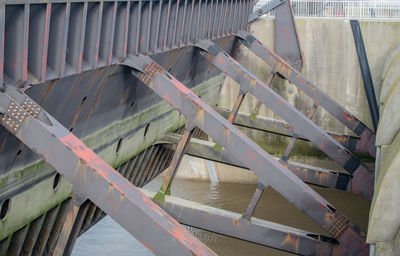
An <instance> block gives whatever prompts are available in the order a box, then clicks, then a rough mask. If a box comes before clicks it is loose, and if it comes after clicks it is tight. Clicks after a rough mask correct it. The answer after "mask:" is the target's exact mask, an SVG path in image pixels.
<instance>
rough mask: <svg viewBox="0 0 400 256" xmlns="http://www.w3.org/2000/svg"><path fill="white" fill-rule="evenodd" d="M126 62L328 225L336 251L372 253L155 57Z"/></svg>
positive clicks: (352, 228)
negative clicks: (337, 243) (336, 245)
mask: <svg viewBox="0 0 400 256" xmlns="http://www.w3.org/2000/svg"><path fill="white" fill-rule="evenodd" d="M122 64H124V65H126V66H128V67H131V68H132V74H133V75H134V76H136V77H137V78H138V79H139V80H140V81H142V82H143V83H144V84H146V85H147V86H148V87H149V88H151V89H152V90H153V91H154V92H155V93H157V94H158V95H159V96H161V97H162V98H163V99H164V100H166V101H167V102H168V103H169V104H170V105H172V106H173V107H175V108H176V109H178V110H179V111H180V112H181V113H182V114H183V115H184V116H185V117H186V119H187V122H188V123H191V124H194V125H196V126H197V127H198V128H199V129H201V130H202V131H204V132H205V133H206V134H208V135H209V136H210V137H211V138H213V139H214V140H215V141H216V142H217V143H219V144H220V145H221V146H222V147H224V148H225V149H226V151H227V152H228V153H229V154H230V155H232V156H233V157H235V158H236V159H237V160H238V161H240V162H241V163H242V164H244V165H245V166H247V167H248V168H249V169H251V170H252V171H254V172H255V173H256V174H257V175H258V180H259V183H260V184H262V185H263V187H266V186H271V187H273V188H274V189H275V190H276V191H278V192H279V193H280V194H281V195H282V196H283V197H285V198H286V199H287V200H288V201H289V202H291V203H292V204H293V205H295V206H296V207H297V208H298V209H300V210H301V211H302V212H304V213H305V214H306V215H307V216H309V217H310V218H311V219H313V220H314V221H315V222H316V223H317V224H319V225H320V226H321V227H322V228H323V229H325V230H326V231H327V233H328V234H329V235H330V236H332V237H333V238H335V239H336V240H337V241H338V242H339V245H338V247H337V248H336V249H335V252H334V254H335V253H339V254H347V255H354V254H356V253H357V254H358V255H367V254H368V252H369V246H368V245H367V244H366V242H365V237H366V236H365V234H364V233H363V232H362V231H361V230H360V228H359V227H357V226H356V225H354V224H353V223H351V222H350V220H349V219H348V218H347V217H346V216H344V215H343V214H342V213H341V212H339V211H338V210H337V209H335V208H334V207H333V206H332V205H331V204H329V202H327V201H326V200H325V199H324V198H322V197H321V196H320V195H319V194H318V193H316V192H315V191H314V190H312V189H311V188H310V187H309V186H308V185H306V184H305V183H303V182H302V181H301V180H300V179H299V178H298V177H297V176H296V175H294V174H293V173H292V172H291V171H289V170H288V169H287V168H286V167H285V166H284V165H282V164H281V163H280V162H278V161H277V160H275V159H274V158H273V157H272V156H270V155H269V154H268V153H266V152H265V151H264V150H263V149H262V148H261V147H260V146H258V145H257V144H256V143H254V142H253V141H252V140H250V139H249V138H248V137H246V136H245V135H244V134H243V133H242V132H240V131H239V130H238V129H237V128H236V127H235V126H234V125H232V124H231V123H229V122H228V121H227V120H226V119H224V118H223V117H222V116H220V115H219V114H218V113H217V112H216V111H215V110H214V109H213V108H212V107H210V106H209V105H208V104H206V103H205V102H203V101H202V100H201V99H200V98H199V97H198V96H197V95H195V94H194V93H193V92H192V91H191V90H189V89H188V88H187V87H186V86H185V85H183V84H182V83H180V82H179V81H178V80H177V79H176V78H174V77H173V76H172V75H170V74H169V73H168V72H167V71H165V70H164V69H163V68H162V67H161V66H160V65H158V64H157V63H156V62H154V61H153V60H152V59H151V58H150V57H147V56H139V57H136V56H129V57H128V58H127V59H125V60H124V62H123V63H122ZM159 202H160V201H159ZM160 204H161V205H162V201H161V202H160Z"/></svg>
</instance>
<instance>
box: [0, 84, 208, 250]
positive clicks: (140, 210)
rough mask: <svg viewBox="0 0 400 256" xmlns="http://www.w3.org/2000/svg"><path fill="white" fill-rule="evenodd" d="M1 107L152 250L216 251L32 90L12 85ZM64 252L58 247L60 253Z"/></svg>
mask: <svg viewBox="0 0 400 256" xmlns="http://www.w3.org/2000/svg"><path fill="white" fill-rule="evenodd" d="M0 112H1V113H2V114H3V118H2V124H3V126H4V127H6V128H7V129H8V130H9V131H10V132H11V133H13V134H14V135H15V136H17V137H18V138H19V139H20V140H21V141H23V142H24V143H25V145H27V146H28V147H30V148H31V149H32V150H34V151H35V152H36V153H37V154H39V155H40V156H41V157H42V158H43V159H44V160H45V161H46V162H48V163H49V164H51V165H52V166H54V168H56V170H57V171H58V172H60V173H61V174H62V175H63V176H64V177H65V178H66V179H68V180H69V181H70V182H71V183H72V184H73V185H74V190H75V191H78V193H79V194H81V195H82V196H85V197H88V198H90V199H91V200H92V201H93V202H94V203H96V204H97V205H98V206H100V207H101V208H102V209H103V210H104V211H105V212H106V213H107V214H109V215H110V216H111V217H112V218H114V219H115V220H116V221H117V222H118V223H119V224H120V225H121V226H123V227H124V228H125V229H126V230H127V231H128V232H130V233H131V234H132V235H134V236H135V237H136V238H137V239H138V240H139V241H141V242H142V243H143V244H144V245H145V246H146V247H147V248H149V250H151V251H153V252H154V253H156V254H158V255H171V254H174V255H193V254H194V255H215V253H214V252H212V251H211V250H210V249H208V248H207V247H206V246H205V245H203V244H202V243H201V242H200V241H199V240H198V239H197V238H195V237H194V236H193V235H192V234H191V233H190V232H189V231H187V230H186V229H185V228H184V227H182V226H181V225H179V224H178V223H177V222H176V221H175V220H174V219H172V218H171V217H170V216H169V215H168V214H167V213H165V212H164V211H163V210H162V209H160V208H159V207H158V206H157V205H156V204H155V203H154V202H152V201H151V200H150V199H149V198H147V197H146V196H145V195H144V194H143V193H142V192H140V191H139V190H138V189H137V188H136V187H135V186H133V185H132V184H131V183H129V182H128V181H127V180H126V179H124V178H123V177H122V176H121V175H120V174H119V173H118V172H117V171H115V170H114V169H113V168H112V167H110V166H109V165H108V164H107V163H106V162H104V161H103V160H102V159H101V158H100V157H98V156H97V155H96V154H95V153H94V152H93V151H92V150H90V149H89V148H87V147H86V146H85V145H84V144H83V143H82V142H81V141H80V140H79V139H78V138H77V137H75V136H74V135H73V134H72V133H70V132H69V131H68V130H67V129H66V128H65V127H63V126H62V125H61V124H60V123H59V122H57V121H56V120H55V119H54V118H52V117H51V116H50V115H49V114H48V113H47V112H45V111H44V110H43V109H41V108H40V107H39V106H38V105H37V104H36V103H35V102H33V101H32V100H31V99H30V98H29V97H28V96H27V95H26V94H24V93H21V92H19V91H18V90H17V89H16V88H14V87H13V86H8V87H7V88H6V89H5V92H3V93H1V94H0ZM78 209H79V208H78V207H75V206H74V207H73V211H72V212H70V213H69V214H71V215H70V216H71V223H73V222H74V221H73V219H74V218H75V217H76V215H75V214H74V213H77V212H78ZM132 216H135V221H132ZM67 225H68V224H67ZM21 232H22V231H21ZM25 234H26V233H25ZM16 242H18V241H16ZM64 243H65V242H63V244H64ZM171 244H174V246H173V247H171V246H170V245H171ZM18 248H21V247H20V246H18ZM62 251H63V249H62ZM59 253H60V252H57V248H56V251H55V255H59ZM18 254H19V253H16V255H18Z"/></svg>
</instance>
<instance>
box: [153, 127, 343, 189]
mask: <svg viewBox="0 0 400 256" xmlns="http://www.w3.org/2000/svg"><path fill="white" fill-rule="evenodd" d="M180 140H181V135H179V134H173V133H172V134H168V135H167V136H165V137H164V138H163V139H162V140H161V141H160V142H158V143H159V144H162V145H163V147H166V148H169V149H172V150H175V148H176V146H175V145H178V143H179V141H180ZM186 154H188V155H191V156H195V157H200V158H203V159H207V160H211V161H214V162H219V163H223V164H228V165H233V166H237V167H241V168H246V169H247V167H246V166H244V165H243V164H242V163H240V162H239V161H237V160H236V159H235V158H234V157H232V156H230V155H229V154H228V153H227V152H226V150H225V149H223V148H222V149H221V148H218V146H217V144H216V143H214V142H211V141H204V140H199V139H195V138H192V139H191V140H190V142H189V145H187V148H186ZM275 159H277V158H275ZM277 160H278V159H277ZM284 165H285V166H286V167H287V168H288V169H289V170H290V171H291V172H293V173H294V174H295V175H296V176H297V177H299V179H301V180H302V181H303V182H305V183H309V184H313V185H317V186H321V187H326V188H335V189H340V190H346V187H345V186H343V184H347V183H348V182H349V180H350V179H351V176H350V175H349V174H347V173H341V172H337V171H333V170H328V169H323V168H318V167H315V166H311V165H307V164H300V163H296V162H293V161H287V163H285V164H284Z"/></svg>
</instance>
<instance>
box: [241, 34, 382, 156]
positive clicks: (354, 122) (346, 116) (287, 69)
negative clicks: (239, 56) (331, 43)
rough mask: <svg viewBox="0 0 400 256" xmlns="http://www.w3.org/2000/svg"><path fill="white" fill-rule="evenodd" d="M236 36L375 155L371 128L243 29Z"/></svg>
mask: <svg viewBox="0 0 400 256" xmlns="http://www.w3.org/2000/svg"><path fill="white" fill-rule="evenodd" d="M237 36H238V37H239V38H240V41H241V42H242V43H243V44H244V45H245V46H246V47H248V48H249V49H250V50H251V51H253V52H254V53H255V54H256V55H258V56H259V57H260V58H261V59H262V60H264V61H265V62H267V63H268V64H269V65H270V66H271V67H272V68H273V70H275V71H276V72H278V73H279V74H280V75H282V76H283V77H285V78H286V79H287V80H288V81H289V82H291V83H292V84H294V85H295V86H297V87H298V88H299V89H300V90H301V91H303V92H304V93H305V94H307V95H308V96H309V97H310V98H311V99H312V100H313V101H314V104H317V105H319V106H321V107H323V108H324V109H325V110H326V111H328V112H329V113H330V114H331V115H333V116H334V117H335V118H336V119H337V120H338V121H340V122H341V123H342V124H344V125H345V126H346V127H348V128H349V129H350V130H352V131H353V132H354V133H355V134H356V135H358V136H360V138H361V143H360V144H361V145H360V146H361V147H365V148H367V149H368V151H369V152H370V155H371V156H373V157H375V151H376V147H375V133H374V132H373V131H372V130H371V129H369V128H368V127H367V126H366V125H365V124H363V123H362V122H361V121H360V120H358V119H357V118H356V117H355V116H353V115H352V114H351V113H350V112H349V111H347V110H346V109H345V108H344V107H342V106H340V105H339V104H338V103H336V102H335V101H334V100H333V99H332V98H331V97H329V96H328V95H326V94H325V93H324V92H322V91H321V90H320V89H318V88H317V87H316V86H315V85H314V84H313V83H312V82H310V81H309V80H308V79H307V78H306V77H304V76H303V75H302V74H301V73H300V72H298V71H297V70H296V69H294V68H293V67H291V66H290V65H289V64H288V63H287V62H286V61H285V60H283V59H282V58H281V57H280V56H278V55H277V54H276V53H274V52H273V51H271V50H270V49H268V48H267V47H266V46H265V45H263V44H262V43H261V42H260V41H258V40H257V39H256V38H255V37H254V36H252V35H251V34H249V33H248V32H245V31H240V32H239V33H238V34H237Z"/></svg>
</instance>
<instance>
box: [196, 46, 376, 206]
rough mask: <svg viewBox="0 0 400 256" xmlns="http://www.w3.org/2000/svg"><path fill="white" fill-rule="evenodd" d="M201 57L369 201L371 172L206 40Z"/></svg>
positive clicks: (371, 189) (371, 188)
mask: <svg viewBox="0 0 400 256" xmlns="http://www.w3.org/2000/svg"><path fill="white" fill-rule="evenodd" d="M195 45H196V46H197V47H199V48H200V49H201V54H203V55H204V56H205V58H206V59H208V60H209V61H210V62H211V63H213V64H214V65H215V66H216V67H218V68H219V69H220V70H221V71H223V72H224V73H226V74H227V75H228V76H230V77H231V78H232V79H233V80H235V81H236V82H237V83H238V84H239V86H240V88H241V90H243V91H244V92H248V93H251V94H252V95H254V96H255V97H256V98H257V99H258V100H259V101H261V102H262V103H263V104H264V105H266V106H267V107H268V108H269V109H271V110H272V111H274V113H276V114H277V115H279V116H280V117H281V118H282V119H284V120H285V121H287V122H288V123H289V124H290V125H291V126H292V127H293V129H294V134H302V135H303V136H304V137H305V138H307V139H308V140H309V141H310V142H312V143H313V144H314V145H315V146H316V147H318V148H319V149H320V150H321V151H322V152H324V153H325V154H326V155H328V156H329V157H330V158H331V159H332V160H334V161H335V162H336V163H338V164H339V165H340V166H342V167H343V168H344V169H345V170H346V171H348V172H349V173H350V174H351V175H352V176H353V178H352V179H351V182H350V183H349V184H347V186H350V187H351V188H349V190H351V191H353V192H354V193H356V194H361V195H363V196H364V197H365V198H367V199H369V200H371V199H372V195H373V190H374V172H373V171H371V170H369V169H368V167H367V166H366V165H364V164H363V163H362V162H361V161H360V160H359V159H358V158H357V157H356V156H354V155H353V154H352V153H351V152H350V151H348V150H347V149H346V148H344V147H343V146H342V145H340V144H339V143H337V142H336V141H335V140H334V139H332V138H331V137H330V136H329V135H328V134H327V133H326V132H325V131H324V130H322V129H321V128H320V127H319V126H317V125H316V124H315V123H313V122H312V121H311V120H310V119H308V118H307V117H306V116H304V115H303V114H302V113H301V112H300V111H299V110H297V109H296V108H295V107H293V106H292V105H290V104H289V103H288V102H287V101H286V100H285V99H284V98H282V97H281V96H280V95H279V94H278V93H276V92H275V91H274V90H273V89H272V88H270V87H269V86H267V85H265V84H264V83H263V82H262V81H261V80H260V79H258V78H257V77H256V76H254V75H253V74H252V73H250V72H249V71H248V70H246V69H245V68H244V67H243V66H241V65H240V64H239V63H238V62H237V61H236V60H234V59H233V58H232V57H231V56H229V55H228V54H227V53H226V52H224V51H223V50H222V49H221V48H220V47H218V46H217V45H215V44H214V43H213V42H211V41H209V40H200V41H198V42H197V43H196V44H195Z"/></svg>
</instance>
